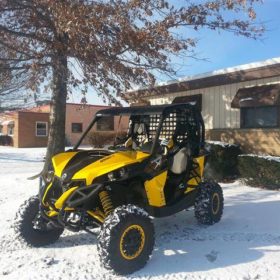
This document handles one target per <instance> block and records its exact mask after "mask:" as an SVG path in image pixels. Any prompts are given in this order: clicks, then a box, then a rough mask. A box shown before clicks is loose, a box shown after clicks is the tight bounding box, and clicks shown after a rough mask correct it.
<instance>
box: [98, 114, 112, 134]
mask: <svg viewBox="0 0 280 280" xmlns="http://www.w3.org/2000/svg"><path fill="white" fill-rule="evenodd" d="M96 129H97V130H99V131H110V130H111V131H112V130H114V116H109V117H102V118H101V119H100V120H98V121H97V128H96Z"/></svg>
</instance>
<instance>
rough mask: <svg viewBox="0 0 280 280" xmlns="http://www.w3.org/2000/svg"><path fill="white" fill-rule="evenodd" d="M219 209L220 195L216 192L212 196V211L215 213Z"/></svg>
mask: <svg viewBox="0 0 280 280" xmlns="http://www.w3.org/2000/svg"><path fill="white" fill-rule="evenodd" d="M219 209H220V197H219V194H218V193H214V194H213V196H212V213H213V214H214V215H217V214H218V212H219Z"/></svg>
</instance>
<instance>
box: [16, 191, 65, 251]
mask: <svg viewBox="0 0 280 280" xmlns="http://www.w3.org/2000/svg"><path fill="white" fill-rule="evenodd" d="M39 203H40V202H39V198H38V196H32V197H30V198H29V199H28V200H27V201H25V203H24V204H23V205H22V206H21V207H20V209H19V212H18V213H17V222H16V227H15V228H16V231H17V233H18V234H19V237H20V238H21V239H22V240H23V241H25V242H26V243H27V244H28V245H30V246H33V247H40V246H45V245H48V244H51V243H54V242H55V241H56V240H57V239H58V238H59V237H60V235H61V234H62V233H63V230H64V229H63V228H57V227H54V226H53V225H52V224H50V222H49V221H47V220H45V219H44V218H43V217H41V216H40V211H39Z"/></svg>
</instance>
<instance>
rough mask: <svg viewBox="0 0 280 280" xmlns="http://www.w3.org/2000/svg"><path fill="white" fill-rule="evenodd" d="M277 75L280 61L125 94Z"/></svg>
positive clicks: (130, 96) (166, 91) (128, 97)
mask: <svg viewBox="0 0 280 280" xmlns="http://www.w3.org/2000/svg"><path fill="white" fill-rule="evenodd" d="M276 76H280V63H277V64H273V65H268V66H263V67H258V68H252V69H248V70H239V71H236V72H232V73H226V74H220V75H215V76H210V77H205V78H200V79H194V80H190V81H183V82H175V83H172V84H169V85H163V86H155V87H151V88H148V89H142V90H136V91H130V92H126V93H125V94H124V96H125V99H126V100H131V99H132V100H133V99H134V98H135V97H137V96H141V97H144V96H146V97H150V96H156V95H161V94H171V93H176V92H181V91H189V90H194V89H201V88H208V87H213V86H220V85H227V84H233V83H240V82H246V81H252V80H258V79H263V78H272V77H276Z"/></svg>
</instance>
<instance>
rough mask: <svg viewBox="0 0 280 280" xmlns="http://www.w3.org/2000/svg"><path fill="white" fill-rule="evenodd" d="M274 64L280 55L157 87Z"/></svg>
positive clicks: (278, 61) (158, 84)
mask: <svg viewBox="0 0 280 280" xmlns="http://www.w3.org/2000/svg"><path fill="white" fill-rule="evenodd" d="M274 64H280V57H275V58H271V59H267V60H264V61H258V62H253V63H248V64H242V65H237V66H233V67H228V68H224V69H219V70H214V71H210V72H205V73H201V74H197V75H190V76H186V77H183V78H178V79H176V80H170V81H166V82H159V83H157V84H156V85H155V87H157V86H165V85H170V84H174V83H180V82H188V81H193V80H197V79H203V78H208V77H212V76H217V75H224V74H229V73H234V72H239V71H245V70H250V69H256V68H262V67H266V66H271V65H274ZM142 89H145V88H143V87H135V88H133V89H131V90H129V91H128V92H130V91H137V90H142Z"/></svg>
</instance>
